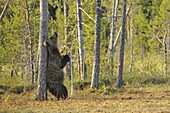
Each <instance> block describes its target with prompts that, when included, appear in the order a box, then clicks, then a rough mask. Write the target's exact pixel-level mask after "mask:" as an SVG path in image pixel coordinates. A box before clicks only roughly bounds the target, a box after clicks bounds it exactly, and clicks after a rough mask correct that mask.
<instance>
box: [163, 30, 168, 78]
mask: <svg viewBox="0 0 170 113" xmlns="http://www.w3.org/2000/svg"><path fill="white" fill-rule="evenodd" d="M163 46H164V75H167V70H168V60H167V59H168V51H167V31H165V35H164V39H163Z"/></svg>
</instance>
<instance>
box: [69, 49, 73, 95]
mask: <svg viewBox="0 0 170 113" xmlns="http://www.w3.org/2000/svg"><path fill="white" fill-rule="evenodd" d="M70 58H71V59H70V60H71V61H70V62H71V96H73V95H74V64H73V61H72V50H71V56H70Z"/></svg>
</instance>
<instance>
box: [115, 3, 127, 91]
mask: <svg viewBox="0 0 170 113" xmlns="http://www.w3.org/2000/svg"><path fill="white" fill-rule="evenodd" d="M125 30H126V0H124V2H123V19H122V37H121V42H120V52H119V71H118V79H117V88H120V87H121V86H122V75H123V62H124V45H125V32H126V31H125Z"/></svg>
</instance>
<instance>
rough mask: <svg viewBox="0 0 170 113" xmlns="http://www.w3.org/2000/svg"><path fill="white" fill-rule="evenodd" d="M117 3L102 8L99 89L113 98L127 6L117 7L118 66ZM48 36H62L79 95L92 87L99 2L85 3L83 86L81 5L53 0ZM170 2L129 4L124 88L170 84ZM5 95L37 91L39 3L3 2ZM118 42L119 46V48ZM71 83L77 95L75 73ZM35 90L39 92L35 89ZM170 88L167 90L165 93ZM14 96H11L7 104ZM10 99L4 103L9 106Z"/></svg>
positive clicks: (0, 62) (132, 0)
mask: <svg viewBox="0 0 170 113" xmlns="http://www.w3.org/2000/svg"><path fill="white" fill-rule="evenodd" d="M113 1H114V0H107V1H106V0H105V1H104V0H103V1H102V4H101V6H102V7H101V30H100V74H99V89H100V90H102V92H103V93H106V94H109V93H113V92H115V90H108V89H110V88H115V86H116V82H117V78H118V68H119V49H120V38H119V37H120V36H121V35H120V34H121V32H120V31H121V26H122V12H123V7H122V6H123V1H121V0H116V1H119V2H117V3H118V4H117V14H114V16H115V26H116V27H115V37H114V39H115V45H114V47H115V48H114V49H115V50H114V61H110V57H111V54H109V52H108V51H109V44H110V38H111V29H112V28H111V23H112V17H113V15H112V11H113V10H112V8H113ZM48 2H49V4H48V6H49V9H48V11H49V24H48V30H49V31H48V36H49V37H50V36H51V35H53V33H54V32H55V31H57V32H58V36H59V47H60V51H61V53H62V54H70V57H71V59H72V62H73V66H72V68H73V72H72V74H73V73H74V90H76V89H80V90H82V89H84V88H85V87H90V83H91V78H92V70H93V69H92V68H93V62H94V61H93V56H94V40H95V16H96V3H95V1H93V0H82V1H81V5H82V8H81V10H82V26H83V38H84V46H85V69H84V70H85V78H84V80H83V81H82V77H81V72H80V67H79V65H80V58H79V39H78V28H77V2H76V1H75V0H66V1H65V2H66V3H67V5H68V7H69V12H68V15H66V14H65V10H66V9H65V5H64V3H65V2H64V1H62V0H48ZM169 4H170V1H169V0H127V4H126V5H127V13H126V14H127V16H126V36H125V53H124V55H125V56H124V69H123V84H122V85H123V87H127V86H139V87H142V86H144V85H162V84H164V85H169V84H170V76H169V75H170V70H169V63H170V62H169V61H170V55H169V50H170V31H169V30H170V26H169V25H170V20H169V18H170V5H169ZM0 13H1V15H0V93H4V92H7V91H11V92H16V93H21V92H24V91H26V90H30V89H31V88H33V89H35V87H36V86H37V77H38V72H37V66H38V57H37V56H38V43H39V42H38V41H39V38H38V37H39V26H40V25H39V22H40V9H39V0H9V1H8V0H0ZM116 41H117V43H116ZM65 73H66V77H65V84H66V86H67V87H68V89H69V93H70V92H71V81H70V73H68V72H67V70H66V71H65ZM32 86H33V87H32ZM165 89H166V88H165ZM7 98H8V97H5V100H6V99H7ZM5 100H4V101H5Z"/></svg>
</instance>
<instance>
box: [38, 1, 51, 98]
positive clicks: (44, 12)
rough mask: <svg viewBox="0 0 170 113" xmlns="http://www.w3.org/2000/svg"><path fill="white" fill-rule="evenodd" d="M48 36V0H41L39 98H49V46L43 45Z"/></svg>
mask: <svg viewBox="0 0 170 113" xmlns="http://www.w3.org/2000/svg"><path fill="white" fill-rule="evenodd" d="M47 38H48V0H40V34H39V48H38V51H39V66H38V88H37V99H38V100H47V90H46V71H47V48H46V47H45V46H44V45H43V43H44V41H46V40H47Z"/></svg>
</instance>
